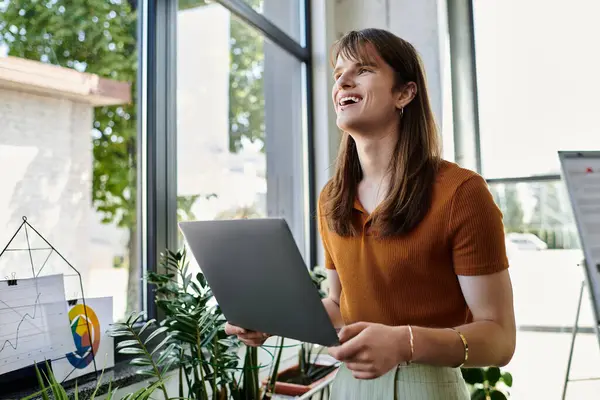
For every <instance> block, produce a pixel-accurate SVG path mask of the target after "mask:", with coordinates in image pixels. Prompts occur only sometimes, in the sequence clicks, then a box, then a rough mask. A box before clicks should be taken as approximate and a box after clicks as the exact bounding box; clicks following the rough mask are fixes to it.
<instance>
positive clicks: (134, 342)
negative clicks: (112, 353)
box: [117, 339, 140, 350]
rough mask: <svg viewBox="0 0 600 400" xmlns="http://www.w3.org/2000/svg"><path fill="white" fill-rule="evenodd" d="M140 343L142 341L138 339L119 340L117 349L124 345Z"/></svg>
mask: <svg viewBox="0 0 600 400" xmlns="http://www.w3.org/2000/svg"><path fill="white" fill-rule="evenodd" d="M139 343H140V342H138V341H137V340H136V339H132V340H123V341H122V342H119V344H117V350H119V349H122V348H124V347H130V346H137V345H138V344H139Z"/></svg>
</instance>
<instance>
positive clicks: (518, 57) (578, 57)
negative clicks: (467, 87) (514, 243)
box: [473, 0, 600, 178]
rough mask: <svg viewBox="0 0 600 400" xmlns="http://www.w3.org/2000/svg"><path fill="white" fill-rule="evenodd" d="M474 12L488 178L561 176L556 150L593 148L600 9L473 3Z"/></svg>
mask: <svg viewBox="0 0 600 400" xmlns="http://www.w3.org/2000/svg"><path fill="white" fill-rule="evenodd" d="M473 8H474V23H475V46H476V47H475V50H476V61H477V78H478V89H479V90H478V96H479V119H480V129H481V133H480V134H481V152H482V163H483V173H484V174H485V176H486V177H487V178H502V177H507V176H529V175H545V174H558V173H559V171H560V168H559V161H558V155H557V151H558V150H595V149H598V148H599V147H600V135H598V132H597V129H596V126H597V123H596V119H595V117H594V116H595V115H596V111H597V109H598V107H599V106H600V99H599V98H598V96H597V93H598V91H599V90H600V76H599V75H598V73H597V70H598V69H599V68H600V57H598V54H597V52H596V51H593V50H592V49H593V48H595V45H596V42H595V39H594V38H596V37H598V35H600V25H598V23H597V20H596V16H597V15H598V13H600V3H599V2H594V1H588V0H575V1H572V2H569V3H568V6H565V4H563V3H560V2H548V1H543V0H530V1H518V0H508V1H484V0H476V1H474V2H473ZM542 15H543V17H542ZM532 21H535V25H532Z"/></svg>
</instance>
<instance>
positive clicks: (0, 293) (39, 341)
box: [0, 275, 75, 375]
mask: <svg viewBox="0 0 600 400" xmlns="http://www.w3.org/2000/svg"><path fill="white" fill-rule="evenodd" d="M70 332H71V330H70V328H69V319H68V317H67V302H66V300H65V286H64V278H63V275H49V276H43V277H39V278H29V279H9V280H5V281H0V375H1V374H4V373H7V372H10V371H15V370H18V369H21V368H24V367H28V366H30V365H33V364H35V363H38V362H44V361H46V360H52V359H54V358H57V357H62V356H63V355H64V354H65V352H69V351H73V350H74V349H75V346H74V345H73V342H72V341H71V340H69V339H70Z"/></svg>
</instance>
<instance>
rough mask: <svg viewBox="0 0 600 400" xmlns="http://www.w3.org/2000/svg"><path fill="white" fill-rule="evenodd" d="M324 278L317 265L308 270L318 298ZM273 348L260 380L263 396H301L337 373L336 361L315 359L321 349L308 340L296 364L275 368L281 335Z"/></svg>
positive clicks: (280, 348)
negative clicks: (268, 366)
mask: <svg viewBox="0 0 600 400" xmlns="http://www.w3.org/2000/svg"><path fill="white" fill-rule="evenodd" d="M326 277H327V276H326V274H325V272H324V271H323V270H322V269H321V268H315V269H314V271H312V272H311V278H312V280H313V283H314V284H315V286H316V288H317V290H318V291H319V295H320V296H321V298H324V297H325V296H327V293H325V291H324V290H323V287H322V286H323V282H324V281H325V279H326ZM276 347H277V352H276V357H275V361H274V364H273V367H272V370H271V373H270V374H269V378H268V379H265V380H264V381H263V385H264V386H265V388H266V390H265V392H266V397H267V398H270V395H271V394H273V393H274V394H281V395H287V396H301V395H303V394H304V393H306V392H309V391H310V390H312V389H313V388H314V387H316V386H318V385H319V384H321V383H322V382H323V381H325V380H327V379H329V378H331V377H333V376H334V375H335V373H336V372H337V368H338V363H333V364H332V363H324V362H319V356H320V355H321V353H322V352H323V350H324V349H325V348H324V347H320V346H317V345H314V344H312V343H301V344H300V347H299V350H298V358H297V362H296V364H294V365H292V366H290V367H288V368H286V369H284V370H282V371H279V367H280V363H281V354H282V352H283V350H284V346H283V339H282V338H280V339H279V342H278V345H277V346H276ZM317 348H318V350H316V349H317Z"/></svg>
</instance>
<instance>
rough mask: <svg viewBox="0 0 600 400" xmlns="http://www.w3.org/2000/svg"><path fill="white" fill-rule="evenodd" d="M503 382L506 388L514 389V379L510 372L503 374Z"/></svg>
mask: <svg viewBox="0 0 600 400" xmlns="http://www.w3.org/2000/svg"><path fill="white" fill-rule="evenodd" d="M502 381H503V382H504V383H505V384H506V386H508V387H512V385H513V377H512V375H511V374H510V372H505V373H503V374H502Z"/></svg>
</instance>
